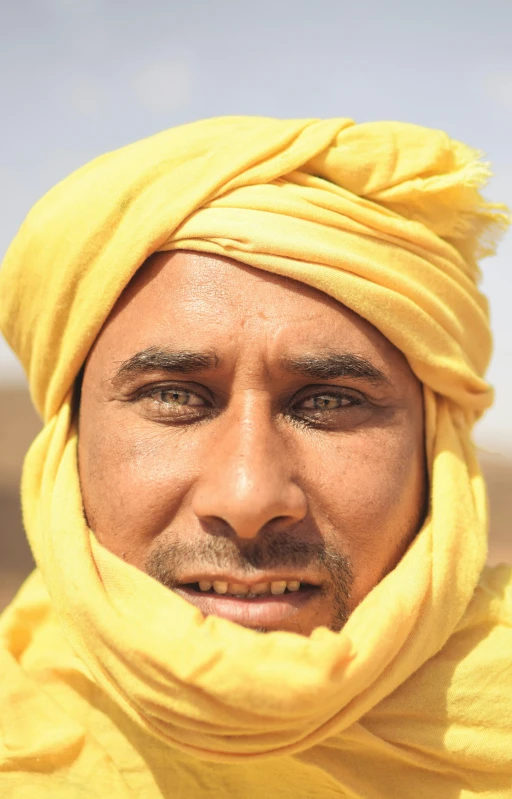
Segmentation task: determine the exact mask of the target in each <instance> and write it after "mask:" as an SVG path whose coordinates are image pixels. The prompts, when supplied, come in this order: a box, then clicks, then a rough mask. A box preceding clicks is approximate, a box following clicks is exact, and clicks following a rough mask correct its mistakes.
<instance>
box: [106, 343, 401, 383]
mask: <svg viewBox="0 0 512 799" xmlns="http://www.w3.org/2000/svg"><path fill="white" fill-rule="evenodd" d="M220 363H221V359H220V358H219V356H218V355H217V354H216V353H215V352H213V351H205V352H193V351H191V350H177V351H171V350H167V349H162V348H160V347H147V348H146V349H144V350H141V351H140V352H137V353H136V354H135V355H133V356H132V357H131V358H128V360H126V361H123V362H122V363H121V365H120V366H119V368H118V370H117V372H116V373H115V375H114V377H113V378H112V384H113V385H114V386H115V387H119V386H121V385H122V384H123V383H124V382H125V380H126V379H129V378H130V377H132V376H137V375H141V374H145V373H148V372H156V371H159V372H169V373H174V374H175V373H181V374H193V373H196V372H206V371H209V370H212V369H216V368H218V367H219V366H220ZM281 366H282V368H283V369H284V370H285V371H287V372H291V373H292V374H299V375H303V376H304V377H309V378H312V379H314V380H333V379H336V378H340V377H349V378H352V379H355V380H366V381H368V382H371V383H389V380H388V378H387V377H386V376H385V374H384V373H383V372H381V371H380V369H377V367H376V366H374V365H373V364H372V363H371V362H370V361H368V360H367V359H366V358H363V357H362V356H360V355H355V354H354V353H351V352H328V353H325V354H321V355H313V354H311V355H301V356H299V357H297V358H283V359H282V360H281Z"/></svg>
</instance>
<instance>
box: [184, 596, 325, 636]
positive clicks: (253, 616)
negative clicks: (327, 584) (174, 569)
mask: <svg viewBox="0 0 512 799" xmlns="http://www.w3.org/2000/svg"><path fill="white" fill-rule="evenodd" d="M174 591H175V593H177V594H179V595H180V596H181V597H183V599H186V600H187V601H188V602H191V603H192V604H193V605H195V606H196V608H199V610H200V611H201V613H202V614H203V615H204V616H220V617H221V618H223V619H228V620H229V621H234V622H236V623H237V624H241V625H242V626H244V627H264V628H276V629H278V628H279V627H280V626H281V625H284V624H286V623H287V622H291V621H294V620H295V619H296V618H297V617H298V615H299V614H300V612H301V611H302V610H303V609H304V608H305V606H306V605H308V604H310V603H311V602H313V601H314V600H315V599H318V597H319V596H320V593H321V592H320V589H319V588H311V589H308V588H304V589H302V590H300V591H293V592H292V593H289V594H276V595H266V596H262V597H261V598H259V599H239V598H238V597H233V596H226V595H223V594H210V593H202V592H199V591H195V590H194V589H193V588H188V587H187V588H185V587H181V588H175V589H174Z"/></svg>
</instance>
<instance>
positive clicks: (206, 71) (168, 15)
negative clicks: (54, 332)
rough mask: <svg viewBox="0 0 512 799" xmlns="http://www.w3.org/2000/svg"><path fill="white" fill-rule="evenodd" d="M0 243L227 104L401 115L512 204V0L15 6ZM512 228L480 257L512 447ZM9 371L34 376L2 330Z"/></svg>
mask: <svg viewBox="0 0 512 799" xmlns="http://www.w3.org/2000/svg"><path fill="white" fill-rule="evenodd" d="M0 22H1V28H2V31H3V35H2V39H3V41H2V50H1V52H0V93H1V97H2V126H1V128H0V143H1V146H0V181H1V186H2V191H1V192H0V220H1V221H0V253H2V254H3V253H4V252H5V250H6V248H7V246H8V244H9V242H10V240H11V239H12V237H13V236H14V234H15V232H16V230H17V228H18V226H19V225H20V223H21V222H22V220H23V218H24V216H25V214H26V213H27V211H28V210H29V208H30V206H31V205H32V204H33V203H34V202H35V201H36V200H37V199H38V198H39V197H40V196H41V195H42V194H43V193H44V192H45V191H46V190H47V189H49V188H50V187H51V186H52V185H53V184H54V183H56V182H57V181H58V180H60V179H61V178H63V177H64V176H65V175H66V174H68V173H69V172H70V171H71V170H73V169H75V168H76V167H78V166H80V165H81V164H83V163H85V162H86V161H88V160H89V159H90V158H93V157H94V156H96V155H99V154H100V153H102V152H105V151H106V150H110V149H114V148H116V147H119V146H121V145H123V144H127V143H129V142H131V141H134V140H136V139H138V138H141V137H143V136H147V135H150V134H152V133H155V132H157V131H159V130H162V129H164V128H167V127H171V126H172V125H176V124H180V123H182V122H188V121H191V120H194V119H199V118H201V117H206V116H214V115H220V114H262V115H269V116H280V117H331V116H344V117H347V116H348V117H352V118H353V119H355V120H356V121H361V122H362V121H368V120H374V119H399V120H404V121H408V122H415V123H418V124H423V125H428V126H431V127H437V128H442V129H443V130H446V131H447V132H448V133H449V134H450V135H451V136H453V137H454V138H459V139H461V140H463V141H465V142H467V143H468V144H471V145H472V146H474V147H477V148H479V149H481V150H483V151H484V152H485V155H486V158H487V159H488V160H490V161H491V162H492V165H493V169H494V173H495V177H494V178H493V180H492V182H491V184H490V186H489V189H488V190H487V195H488V196H489V197H490V198H491V199H493V200H499V201H503V202H507V203H508V204H509V205H511V206H512V149H511V140H512V47H511V45H510V31H511V30H512V3H511V2H510V0H486V2H485V3H483V2H481V0H479V1H478V2H474V1H473V0H466V1H465V2H460V1H459V0H445V2H438V0H430V2H428V3H414V2H410V0H409V2H404V0H399V1H396V2H384V1H383V0H380V1H379V0H367V1H366V2H365V0H352V2H344V0H337V2H331V1H330V0H316V1H315V2H311V0H308V2H302V1H301V0H272V2H270V0H258V1H257V2H254V0H253V1H252V2H244V0H238V1H237V2H235V1H234V0H216V2H207V0H187V2H185V3H181V2H173V1H172V0H167V2H161V1H160V0H157V1H156V2H151V0H148V2H146V3H141V2H140V0H138V1H137V2H134V0H123V1H122V2H121V0H110V1H109V0H87V1H85V0H24V2H20V3H3V4H2V8H1V10H0ZM511 262H512V233H511V234H510V235H509V237H508V239H506V240H505V241H504V242H503V244H502V245H501V247H500V251H499V254H498V256H497V257H496V258H493V259H488V260H487V261H484V262H483V269H484V283H483V288H484V290H485V291H486V293H488V295H489V297H490V300H491V308H492V319H493V330H494V334H495V340H496V352H495V356H494V359H493V362H492V365H491V369H490V372H489V377H490V380H491V382H492V383H493V384H494V386H495V387H496V390H497V401H496V405H495V407H494V408H493V409H492V411H491V412H489V414H488V415H487V417H486V418H485V419H484V420H483V421H482V422H481V423H480V426H479V433H478V436H477V438H478V440H479V441H480V442H481V443H483V444H485V445H488V446H490V447H494V448H500V449H507V450H509V451H512V413H511V409H512V312H511V309H510V307H509V306H510V302H511V298H512V263H511ZM0 380H1V381H2V382H3V383H5V382H13V381H21V380H23V377H22V374H21V370H20V368H19V367H17V365H16V362H15V361H14V358H13V356H12V355H11V354H10V353H9V351H8V349H7V347H6V345H5V344H3V342H0Z"/></svg>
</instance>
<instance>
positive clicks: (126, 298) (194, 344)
mask: <svg viewBox="0 0 512 799" xmlns="http://www.w3.org/2000/svg"><path fill="white" fill-rule="evenodd" d="M98 343H100V344H101V348H102V349H107V350H108V351H110V353H111V354H112V357H115V358H116V359H117V358H123V357H126V356H129V355H130V354H132V353H133V352H134V351H136V350H140V349H143V348H144V347H152V346H166V347H168V346H171V347H176V348H187V349H191V350H203V349H205V347H208V348H210V349H220V350H224V351H225V352H226V353H227V354H228V355H229V351H230V350H231V351H235V350H237V349H240V348H241V347H243V348H245V349H246V350H248V351H252V352H254V355H255V357H256V353H257V351H259V352H261V351H262V349H263V348H264V349H265V355H266V357H270V358H272V357H274V356H275V358H278V357H280V356H282V354H283V353H285V354H286V355H290V356H294V355H301V354H302V353H304V352H314V351H321V350H330V349H333V348H336V349H338V350H339V349H343V350H347V351H350V352H355V353H358V354H361V355H365V356H371V357H372V358H373V359H374V361H376V362H378V361H380V362H381V364H382V363H383V362H389V361H390V360H391V362H393V361H394V362H395V363H396V365H397V366H402V368H403V367H404V365H406V360H405V358H404V356H403V355H402V353H400V352H399V351H398V350H397V349H396V348H395V347H394V346H393V345H392V344H391V343H390V342H389V341H388V340H387V339H386V338H385V337H384V336H383V335H382V334H381V333H380V332H379V331H378V330H376V328H374V327H373V325H371V324H370V323H369V322H367V321H366V320H364V319H362V318H361V317H359V316H358V315H357V314H356V313H354V312H353V311H351V310H350V309H348V308H346V307H345V306H344V305H343V304H342V303H340V302H338V301H337V300H335V299H333V298H332V297H329V296H327V295H326V294H324V293H322V292H321V291H318V290H317V289H314V288H312V287H310V286H307V285H305V284H303V283H300V282H298V281H295V280H291V279H290V278H285V277H281V276H279V275H274V274H271V273H267V272H264V271H262V270H258V269H254V268H252V267H248V266H245V265H243V264H240V263H238V262H236V261H232V260H230V259H228V258H225V257H222V256H217V255H208V254H202V253H195V252H173V253H157V254H155V255H154V256H152V257H151V258H150V259H149V260H148V261H147V262H146V264H145V265H144V266H143V267H142V268H141V269H140V270H139V272H138V273H137V274H136V275H135V277H134V279H133V280H132V282H131V283H130V284H129V286H128V287H127V289H126V290H125V292H124V293H123V295H122V296H121V297H120V299H119V300H118V302H117V304H116V306H115V308H114V310H113V311H112V313H111V315H110V317H109V318H108V320H107V322H106V324H105V326H104V328H103V331H102V333H101V334H100V337H99V339H98V342H97V344H98ZM407 368H408V367H407Z"/></svg>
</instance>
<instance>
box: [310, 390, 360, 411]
mask: <svg viewBox="0 0 512 799" xmlns="http://www.w3.org/2000/svg"><path fill="white" fill-rule="evenodd" d="M360 404H361V400H360V399H359V398H357V397H354V396H352V395H349V394H340V393H332V394H331V393H323V394H315V395H314V396H312V397H307V398H306V399H304V400H302V402H300V403H299V405H298V406H297V407H298V410H301V411H304V410H312V411H337V410H338V409H339V408H348V407H350V406H352V405H360Z"/></svg>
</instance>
